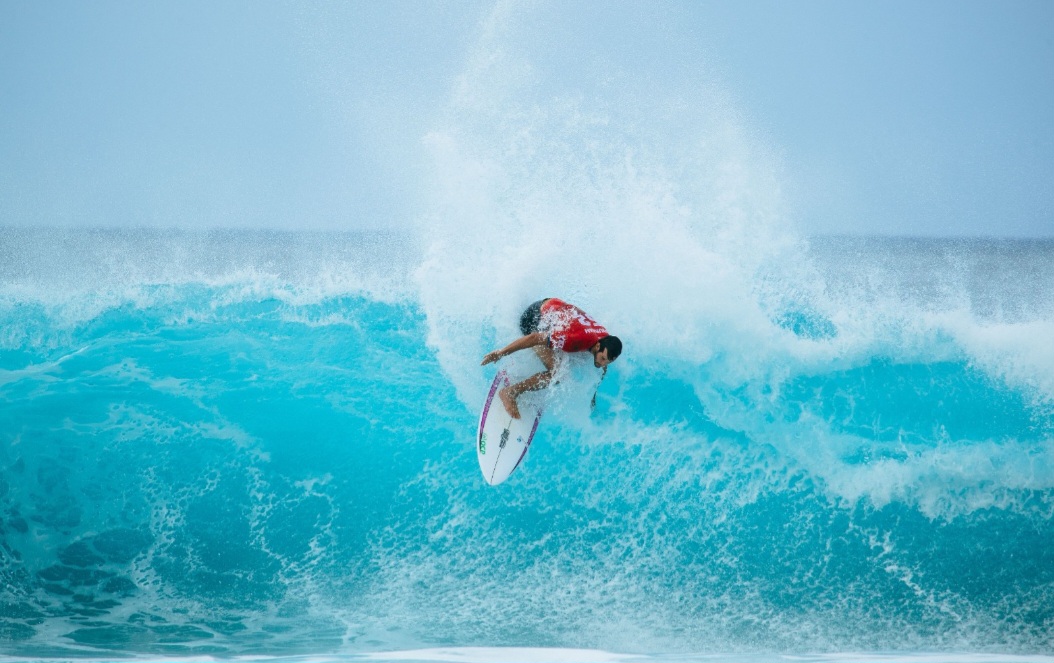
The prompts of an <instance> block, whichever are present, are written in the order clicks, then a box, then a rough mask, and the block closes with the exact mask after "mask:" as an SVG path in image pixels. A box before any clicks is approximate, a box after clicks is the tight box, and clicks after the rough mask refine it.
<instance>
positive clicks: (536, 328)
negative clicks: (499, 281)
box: [481, 297, 622, 419]
mask: <svg viewBox="0 0 1054 663" xmlns="http://www.w3.org/2000/svg"><path fill="white" fill-rule="evenodd" d="M520 331H521V332H522V333H523V336H521V337H520V338H518V339H516V340H515V341H513V342H512V343H509V344H508V345H506V346H505V347H504V348H502V349H500V350H495V351H494V352H488V353H487V355H486V356H485V357H483V363H482V364H481V365H482V366H486V365H487V364H490V363H492V362H495V361H498V360H499V359H501V358H502V357H505V356H507V355H511V354H512V353H513V352H518V351H520V350H526V349H527V348H533V349H534V352H535V354H537V355H538V358H539V359H541V360H542V363H543V364H545V369H546V370H544V371H542V372H541V373H535V374H534V375H532V376H531V377H529V378H527V379H526V380H524V381H522V382H517V383H516V384H510V385H509V386H508V387H505V388H504V389H502V390H501V392H500V393H499V396H500V397H501V402H502V403H503V404H504V405H505V409H506V410H508V411H509V414H511V415H512V416H513V417H515V418H516V419H519V418H520V408H519V407H517V405H516V399H517V398H518V397H519V396H520V394H522V393H523V392H525V391H537V390H539V389H545V388H546V387H547V386H549V382H550V381H551V380H552V379H553V369H554V368H555V366H556V353H555V352H554V351H555V350H560V351H561V352H587V351H588V352H590V353H591V354H592V355H593V365H594V366H596V367H597V368H602V369H604V373H603V374H602V375H601V378H600V379H601V380H603V379H604V377H603V376H604V375H607V370H608V364H610V363H611V362H613V361H615V360H616V359H618V356H619V355H620V354H622V341H620V340H619V338H618V337H617V336H612V335H611V334H609V333H608V331H607V330H606V329H604V327H602V326H601V325H599V324H597V322H596V320H593V318H591V317H589V316H588V315H586V312H585V311H583V310H582V309H580V308H578V307H577V306H574V305H572V304H568V303H567V302H565V301H563V300H561V299H557V298H555V297H549V298H547V299H542V300H539V301H537V302H535V303H533V304H531V305H530V306H528V307H527V310H526V311H524V312H523V315H521V316H520ZM592 404H593V405H596V394H593V403H592Z"/></svg>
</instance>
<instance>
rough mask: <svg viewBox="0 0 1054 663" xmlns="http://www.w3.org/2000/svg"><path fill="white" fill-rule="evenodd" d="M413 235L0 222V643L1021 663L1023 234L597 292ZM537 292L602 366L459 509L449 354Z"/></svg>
mask: <svg viewBox="0 0 1054 663" xmlns="http://www.w3.org/2000/svg"><path fill="white" fill-rule="evenodd" d="M659 230H662V229H661V228H660V229H659ZM441 231H442V228H440V232H441ZM678 232H679V231H678ZM421 240H422V238H421V237H417V236H414V237H411V236H396V235H379V234H372V235H351V234H349V235H341V234H330V235H311V234H293V233H260V232H231V233H204V234H200V233H199V234H187V233H173V232H145V231H135V232H133V231H106V232H104V231H81V232H75V231H70V232H65V231H16V230H7V231H4V232H3V234H2V242H0V253H2V257H3V260H2V261H0V265H3V266H4V267H2V268H0V269H2V270H3V272H2V274H0V276H2V279H3V281H2V286H0V330H2V331H0V402H2V403H3V407H2V408H0V442H2V444H0V468H2V474H0V537H2V546H0V574H2V576H3V588H2V590H0V591H2V595H0V609H2V614H0V633H2V636H3V637H2V638H0V650H2V652H3V653H4V654H5V655H9V656H25V657H34V658H41V657H76V656H92V657H99V656H125V655H164V656H191V655H213V656H244V655H279V656H281V655H299V654H305V653H311V654H318V653H322V652H329V653H333V652H336V653H356V652H366V651H378V650H395V649H407V648H417V647H436V646H518V647H587V648H603V649H607V650H609V651H624V652H641V653H676V652H773V651H781V652H793V651H812V652H819V651H847V650H882V651H890V650H914V651H920V650H922V651H964V650H969V651H972V650H977V651H1001V652H1026V653H1027V652H1050V651H1051V649H1052V647H1054V638H1052V633H1054V628H1052V627H1054V550H1052V548H1051V545H1050V543H1051V541H1054V513H1052V511H1054V441H1052V440H1054V414H1052V411H1054V408H1052V403H1054V355H1052V354H1051V344H1050V339H1051V338H1054V296H1052V294H1051V288H1050V285H1051V284H1052V283H1054V278H1052V277H1054V244H1052V243H1051V242H1042V241H1033V242H1023V241H1014V242H1011V241H995V240H976V241H969V242H964V241H951V240H896V239H886V240H880V239H839V238H827V239H822V240H815V241H813V242H811V243H805V242H799V243H798V245H797V247H798V249H800V251H801V252H800V253H799V254H797V258H796V260H795V262H794V263H793V265H792V266H793V269H791V270H789V271H788V270H785V271H783V272H779V271H778V270H774V269H773V266H772V265H771V264H766V263H764V261H754V262H750V261H748V260H746V259H742V260H740V259H737V258H736V255H735V254H731V253H730V252H729V251H727V250H725V251H724V252H717V251H713V252H712V253H711V257H712V258H713V260H712V261H710V262H709V263H707V264H708V265H709V267H707V269H712V270H713V278H711V279H710V280H709V281H708V282H706V283H703V282H699V281H689V282H686V283H684V286H683V287H682V288H680V289H674V290H671V291H669V292H668V293H664V292H661V291H660V290H657V289H656V290H647V288H649V287H653V286H654V283H651V284H649V279H652V276H651V275H650V273H648V272H641V271H637V272H636V273H635V274H632V275H630V276H629V277H627V278H632V279H635V280H636V282H637V283H638V284H640V285H638V286H637V288H638V289H637V290H634V289H633V287H634V286H633V285H632V284H631V282H629V281H626V282H625V283H623V282H621V281H619V278H620V277H618V275H617V274H616V270H615V269H614V268H611V269H609V272H608V274H607V277H608V278H609V280H610V281H614V282H616V284H617V285H620V286H622V293H623V294H622V296H621V297H619V296H618V295H617V294H604V293H603V292H602V291H601V290H597V291H587V290H586V289H582V288H579V289H573V288H568V290H570V292H569V294H568V293H565V292H563V291H560V290H558V288H557V287H556V286H557V283H556V282H555V281H544V279H543V281H544V282H542V283H541V284H540V287H539V288H538V289H537V290H535V291H531V292H529V293H528V292H526V287H525V286H524V282H523V281H516V282H515V287H513V286H509V285H508V284H507V283H506V282H505V281H504V280H503V279H504V278H505V276H503V274H502V273H500V272H495V271H490V272H488V271H487V270H488V269H489V268H490V263H488V262H487V261H488V260H491V259H492V258H491V257H490V255H489V253H488V252H487V251H485V250H484V248H485V245H480V246H478V247H477V248H476V249H474V250H475V251H477V253H476V254H475V256H474V258H473V260H472V261H466V260H465V258H464V255H463V253H464V251H466V250H467V249H465V248H464V247H455V248H450V245H449V244H444V243H442V242H440V241H437V240H434V239H432V240H428V238H427V237H425V240H426V241H421ZM662 241H665V240H662ZM649 246H652V247H653V246H654V244H652V245H649ZM649 246H645V247H644V248H649ZM671 246H677V247H679V248H678V250H683V251H691V252H696V253H699V254H702V253H704V252H705V251H707V250H709V248H708V247H709V245H707V244H706V243H705V242H700V241H696V242H695V243H694V244H688V243H685V242H681V243H679V244H676V245H673V244H672V245H671ZM577 248H578V249H581V248H582V247H580V246H579V247H577ZM755 248H756V247H755ZM612 250H613V251H616V255H615V257H616V258H619V259H624V260H630V259H633V260H640V261H643V262H644V263H647V264H650V266H651V270H652V272H655V273H661V275H660V276H659V277H656V278H657V279H658V280H659V281H660V284H661V285H663V286H665V279H666V278H667V277H666V276H665V274H666V270H667V269H669V268H671V265H675V264H676V263H677V261H678V260H679V255H680V254H678V253H676V252H672V250H671V253H669V254H665V257H664V255H663V254H657V253H653V252H652V253H649V254H648V255H646V256H643V257H637V256H636V255H634V256H626V255H618V254H617V250H618V247H615V248H614V249H612ZM751 250H752V251H753V250H754V249H753V248H752V249H751ZM444 251H446V252H448V253H447V256H448V258H449V259H448V260H440V259H439V258H441V257H442V255H443V252H444ZM780 255H785V254H782V253H781V254H780ZM718 259H721V260H722V261H723V262H722V263H721V264H722V265H723V267H719V268H715V267H714V264H713V261H715V260H718ZM685 264H686V265H688V264H689V263H685ZM788 264H790V263H788ZM473 265H475V267H476V269H479V270H480V272H481V273H480V274H479V275H475V274H473V273H471V270H472V269H473ZM743 265H747V267H748V269H749V271H744V268H743ZM464 270H469V271H464ZM736 270H738V271H736ZM745 274H749V278H747V277H745V276H744V275H745ZM802 274H805V275H806V276H801V275H802ZM792 277H793V278H792ZM799 277H800V278H799ZM487 278H489V279H490V280H491V283H492V287H491V289H490V290H489V291H488V290H477V289H475V288H474V285H473V284H474V283H476V282H475V281H473V280H472V279H487ZM795 279H797V280H795ZM459 281H460V287H458V286H456V285H451V284H456V283H458V282H459ZM528 285H529V284H528ZM521 287H522V288H524V289H525V291H524V292H523V293H522V294H520V293H517V292H513V290H514V289H515V288H521ZM640 288H645V289H644V290H641V289H640ZM564 294H567V297H568V298H569V299H571V300H572V301H576V303H580V304H581V305H582V306H583V307H584V308H585V309H586V310H587V311H589V312H590V313H591V314H594V315H595V316H596V317H597V318H598V319H599V320H601V321H602V322H604V323H606V324H608V325H609V326H610V327H611V328H612V329H613V330H614V331H616V333H619V334H620V336H622V338H623V340H624V341H625V343H626V351H625V354H624V355H623V358H621V359H620V360H619V362H616V364H615V365H614V367H613V369H612V371H611V373H610V374H609V376H608V378H607V379H606V380H605V381H604V382H602V383H601V384H600V388H599V396H598V404H597V408H596V410H595V411H594V412H592V413H591V412H590V409H589V406H588V402H589V397H590V395H591V394H592V390H593V388H594V386H595V385H596V375H594V374H593V371H592V369H591V368H590V367H589V366H586V365H582V364H579V363H575V362H572V363H571V365H570V366H568V367H567V368H566V371H565V378H564V380H563V381H561V383H560V385H559V386H557V387H554V389H553V393H552V394H550V395H549V403H550V404H549V411H548V413H547V415H546V418H545V419H544V421H543V426H542V428H541V429H540V431H539V433H538V437H537V438H536V442H535V445H534V446H533V447H532V449H531V452H530V454H529V455H528V457H527V459H526V461H525V463H524V465H523V466H522V467H521V468H520V469H519V470H517V472H516V473H515V474H514V475H513V477H512V478H511V479H510V480H509V481H508V482H507V483H506V484H503V485H502V486H499V487H496V488H492V487H489V486H487V485H486V484H485V483H484V481H483V480H482V478H481V476H480V473H479V469H478V467H477V463H476V459H475V454H474V450H473V435H474V429H475V424H476V418H477V416H478V412H477V408H478V406H479V403H480V402H481V399H482V395H483V390H484V389H485V388H486V386H487V385H488V384H489V376H490V375H491V374H492V371H488V370H487V369H481V368H480V367H479V366H478V358H479V357H480V356H482V354H483V353H484V352H485V351H486V350H489V349H492V348H493V347H494V346H496V345H499V344H502V343H504V342H505V341H506V339H510V338H511V337H512V335H513V334H514V333H515V332H514V330H515V326H516V322H517V318H518V309H520V308H522V307H525V306H526V305H527V304H529V303H530V301H532V299H533V298H535V297H538V296H544V295H564ZM645 295H650V297H649V298H646V297H645ZM495 297H497V299H495ZM692 298H695V299H694V300H693V299H692ZM693 302H697V303H693ZM616 304H617V305H616ZM472 311H474V313H470V312H472ZM473 315H474V316H476V317H475V318H473V317H472V316H473ZM649 316H655V318H654V319H653V318H651V317H649ZM490 368H492V367H490Z"/></svg>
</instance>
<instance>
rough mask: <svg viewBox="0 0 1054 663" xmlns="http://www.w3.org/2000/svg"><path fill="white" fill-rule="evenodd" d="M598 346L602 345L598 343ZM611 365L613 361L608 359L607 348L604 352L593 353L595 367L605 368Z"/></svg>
mask: <svg viewBox="0 0 1054 663" xmlns="http://www.w3.org/2000/svg"><path fill="white" fill-rule="evenodd" d="M597 345H600V344H599V343H598V344H597ZM610 363H611V360H610V359H608V349H607V348H604V349H603V350H600V351H599V352H594V353H593V365H594V366H596V367H597V368H604V367H605V366H607V365H608V364H610Z"/></svg>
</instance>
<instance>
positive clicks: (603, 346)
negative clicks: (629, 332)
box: [598, 336, 622, 361]
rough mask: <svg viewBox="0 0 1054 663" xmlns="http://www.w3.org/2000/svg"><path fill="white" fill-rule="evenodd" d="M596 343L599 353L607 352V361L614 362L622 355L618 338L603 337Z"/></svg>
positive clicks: (620, 342)
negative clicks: (598, 344) (598, 346)
mask: <svg viewBox="0 0 1054 663" xmlns="http://www.w3.org/2000/svg"><path fill="white" fill-rule="evenodd" d="M598 343H600V352H603V351H604V350H607V351H608V361H615V360H616V359H618V356H619V355H620V354H622V341H620V340H619V337H618V336H605V337H604V338H602V339H600V340H599V341H598Z"/></svg>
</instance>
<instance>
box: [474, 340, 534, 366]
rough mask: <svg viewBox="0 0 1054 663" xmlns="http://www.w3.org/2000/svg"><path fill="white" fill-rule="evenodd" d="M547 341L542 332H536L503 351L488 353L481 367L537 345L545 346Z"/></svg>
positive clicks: (510, 344)
mask: <svg viewBox="0 0 1054 663" xmlns="http://www.w3.org/2000/svg"><path fill="white" fill-rule="evenodd" d="M547 341H548V339H547V337H546V336H545V334H543V333H542V332H534V333H533V334H527V335H526V336H521V337H520V338H518V339H516V340H515V341H513V342H512V343H509V344H508V345H506V346H505V347H504V348H502V349H501V350H495V351H494V352H488V353H487V354H486V356H484V357H483V361H482V362H481V363H480V366H486V365H487V364H490V363H493V362H496V361H498V360H499V359H501V358H502V357H506V356H508V355H511V354H512V353H513V352H518V351H520V350H526V349H527V348H533V347H534V346H536V345H545V344H546V343H547Z"/></svg>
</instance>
